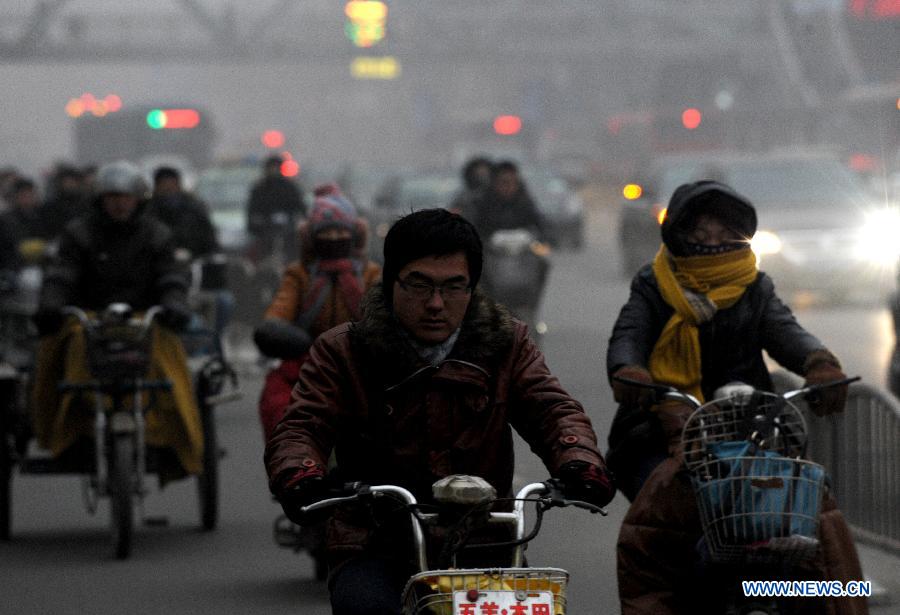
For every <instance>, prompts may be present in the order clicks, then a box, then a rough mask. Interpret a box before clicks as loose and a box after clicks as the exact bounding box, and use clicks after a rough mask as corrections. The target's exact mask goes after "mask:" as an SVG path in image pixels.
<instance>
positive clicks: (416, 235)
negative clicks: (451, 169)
mask: <svg viewBox="0 0 900 615" xmlns="http://www.w3.org/2000/svg"><path fill="white" fill-rule="evenodd" d="M457 252H462V253H464V254H465V255H466V262H467V263H468V265H469V284H470V286H471V287H472V288H475V285H476V284H478V280H479V279H480V278H481V267H482V264H483V262H484V249H483V248H482V246H481V238H480V237H479V236H478V231H477V230H475V227H474V226H472V223H471V222H469V221H468V220H466V219H465V218H463V217H462V216H460V215H458V214H454V213H450V212H449V211H447V210H446V209H423V210H421V211H417V212H415V213H411V214H408V215H406V216H404V217H402V218H400V219H399V220H397V222H395V223H394V225H393V226H392V227H391V229H390V230H389V231H388V234H387V236H386V237H385V238H384V268H383V270H382V282H381V285H382V288H383V289H384V299H385V302H386V303H387V307H388V308H389V309H390V308H391V307H392V305H393V293H394V281H395V280H396V279H397V276H398V275H399V274H400V270H401V269H403V268H404V267H405V266H406V265H407V264H408V263H410V262H412V261H414V260H418V259H420V258H425V257H427V256H449V255H451V254H456V253H457Z"/></svg>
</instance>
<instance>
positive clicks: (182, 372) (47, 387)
mask: <svg viewBox="0 0 900 615" xmlns="http://www.w3.org/2000/svg"><path fill="white" fill-rule="evenodd" d="M152 335H153V340H152V352H151V360H150V369H149V371H148V374H147V378H148V379H150V380H164V379H167V380H169V381H170V382H171V383H172V390H171V391H155V392H152V393H150V392H145V393H143V395H142V397H143V401H142V403H143V404H144V405H145V407H146V405H147V404H151V402H152V407H151V408H150V410H149V411H147V413H146V415H145V417H146V422H145V426H146V428H145V439H146V443H147V444H148V445H150V446H157V447H164V448H171V449H172V450H174V452H175V454H176V455H177V457H178V461H179V463H180V464H181V466H182V468H183V470H184V471H185V472H187V473H188V474H200V473H201V472H202V470H203V428H202V425H201V422H200V413H199V411H198V409H197V403H196V398H195V397H194V387H193V385H192V383H191V376H190V373H189V372H188V367H187V355H185V352H184V347H183V346H182V345H181V340H180V339H179V338H178V336H177V335H176V334H175V333H173V332H172V331H170V330H168V329H165V328H163V327H159V326H153V329H152ZM86 353H87V349H86V344H85V338H84V333H83V331H82V327H81V324H80V323H79V322H78V321H77V320H75V319H69V320H67V321H66V324H65V325H64V326H63V327H62V329H61V330H60V331H59V332H58V333H57V334H55V335H51V336H46V337H44V338H42V339H41V341H40V344H39V345H38V354H37V361H36V365H35V376H34V388H33V390H32V396H31V401H32V404H31V411H32V417H33V423H34V432H35V436H36V437H37V440H38V443H39V444H40V445H41V446H42V447H43V448H46V449H48V450H50V452H51V453H53V455H54V456H58V455H59V454H61V453H62V452H63V451H64V450H65V449H66V448H68V447H69V446H71V445H72V444H73V443H74V442H75V441H76V440H77V439H78V438H79V437H80V436H87V437H93V436H94V417H95V406H94V397H93V393H88V392H66V393H60V392H59V391H58V390H57V385H58V384H59V383H60V382H69V383H78V382H87V381H89V380H92V377H91V374H90V371H89V370H88V364H87V354H86ZM131 399H133V396H132V395H131V394H128V395H126V403H130V401H131ZM107 403H109V402H108V401H107Z"/></svg>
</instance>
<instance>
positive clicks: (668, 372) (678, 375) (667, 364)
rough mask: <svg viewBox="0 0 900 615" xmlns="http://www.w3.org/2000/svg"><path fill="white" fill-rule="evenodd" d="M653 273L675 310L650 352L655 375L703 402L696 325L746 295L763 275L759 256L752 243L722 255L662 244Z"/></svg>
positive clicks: (658, 380) (654, 263)
mask: <svg viewBox="0 0 900 615" xmlns="http://www.w3.org/2000/svg"><path fill="white" fill-rule="evenodd" d="M653 274H654V275H655V276H656V282H657V284H658V285H659V292H660V294H661V295H662V298H663V300H664V301H665V302H666V303H668V304H669V305H670V306H672V309H673V310H675V312H674V313H673V314H672V317H671V318H669V321H668V322H667V323H666V324H665V326H664V327H663V330H662V333H661V334H660V336H659V339H658V340H657V341H656V345H655V346H654V347H653V351H652V352H651V353H650V365H649V367H650V375H651V376H652V377H653V380H655V381H656V382H659V383H662V384H667V385H669V386H673V387H675V388H677V389H678V390H679V391H683V392H685V393H690V394H691V395H693V396H694V397H696V398H697V399H699V400H700V401H701V402H702V401H703V391H702V389H701V387H700V384H701V379H702V374H701V373H700V369H701V363H700V334H699V331H698V329H697V327H698V325H700V324H702V323H704V322H707V321H709V320H711V319H712V318H713V316H715V314H716V312H717V311H718V310H722V309H725V308H729V307H731V306H732V305H734V304H735V303H737V302H738V300H739V299H740V298H741V297H742V296H743V294H744V291H745V290H747V287H748V286H749V285H750V284H752V283H753V282H754V281H755V280H756V277H757V275H758V271H757V266H756V255H754V254H753V251H752V250H751V249H750V247H749V246H748V247H746V248H741V249H740V250H734V251H732V252H724V253H722V254H710V255H702V256H672V255H671V253H670V252H669V250H668V248H666V246H665V245H662V246H660V248H659V252H657V253H656V258H655V259H653Z"/></svg>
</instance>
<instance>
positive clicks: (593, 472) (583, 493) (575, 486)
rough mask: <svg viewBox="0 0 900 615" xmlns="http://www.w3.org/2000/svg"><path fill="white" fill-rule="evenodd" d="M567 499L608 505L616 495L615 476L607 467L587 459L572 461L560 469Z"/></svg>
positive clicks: (560, 476)
mask: <svg viewBox="0 0 900 615" xmlns="http://www.w3.org/2000/svg"><path fill="white" fill-rule="evenodd" d="M559 478H560V480H562V483H563V493H565V496H566V499H567V500H580V501H582V502H587V503H588V504H593V505H594V506H606V505H607V504H609V503H610V502H611V501H612V499H613V497H615V495H616V487H615V485H614V484H613V477H612V474H611V473H610V472H609V470H607V469H606V467H602V466H598V465H595V464H592V463H588V462H586V461H570V462H568V463H566V464H564V465H563V466H562V467H561V468H560V469H559Z"/></svg>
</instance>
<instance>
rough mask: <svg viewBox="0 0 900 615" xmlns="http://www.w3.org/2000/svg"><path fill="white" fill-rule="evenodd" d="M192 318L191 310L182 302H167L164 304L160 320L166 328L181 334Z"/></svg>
mask: <svg viewBox="0 0 900 615" xmlns="http://www.w3.org/2000/svg"><path fill="white" fill-rule="evenodd" d="M192 316H193V314H192V313H191V310H190V309H189V308H188V306H187V305H185V304H184V303H182V302H181V301H167V302H165V303H163V311H162V313H161V314H160V315H159V320H160V322H161V323H162V324H163V325H165V326H166V327H168V328H170V329H172V330H174V331H179V332H180V331H184V330H185V328H186V327H187V326H188V323H189V322H191V317H192Z"/></svg>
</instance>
